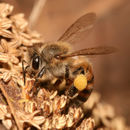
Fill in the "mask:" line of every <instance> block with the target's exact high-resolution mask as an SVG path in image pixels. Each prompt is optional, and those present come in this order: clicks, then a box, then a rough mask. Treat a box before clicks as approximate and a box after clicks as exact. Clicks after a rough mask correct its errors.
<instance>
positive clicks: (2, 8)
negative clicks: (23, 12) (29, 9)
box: [0, 3, 13, 18]
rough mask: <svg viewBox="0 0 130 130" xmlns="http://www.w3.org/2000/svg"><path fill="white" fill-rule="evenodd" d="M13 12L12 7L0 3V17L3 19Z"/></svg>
mask: <svg viewBox="0 0 130 130" xmlns="http://www.w3.org/2000/svg"><path fill="white" fill-rule="evenodd" d="M12 11H13V6H11V5H9V4H6V3H1V4H0V17H2V18H4V17H6V16H8V15H10V14H11V13H12Z"/></svg>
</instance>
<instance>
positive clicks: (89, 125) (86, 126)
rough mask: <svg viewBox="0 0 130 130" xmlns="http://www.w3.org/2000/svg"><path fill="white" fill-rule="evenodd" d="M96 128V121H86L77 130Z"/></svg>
mask: <svg viewBox="0 0 130 130" xmlns="http://www.w3.org/2000/svg"><path fill="white" fill-rule="evenodd" d="M94 127H95V122H94V119H92V118H88V119H84V120H83V121H82V123H81V124H80V126H79V127H78V128H77V129H76V130H93V129H94Z"/></svg>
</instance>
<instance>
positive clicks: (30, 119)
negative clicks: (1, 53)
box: [17, 111, 45, 129]
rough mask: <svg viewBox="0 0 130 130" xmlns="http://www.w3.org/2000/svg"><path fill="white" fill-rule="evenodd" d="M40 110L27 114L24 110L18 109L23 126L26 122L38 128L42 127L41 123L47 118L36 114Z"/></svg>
mask: <svg viewBox="0 0 130 130" xmlns="http://www.w3.org/2000/svg"><path fill="white" fill-rule="evenodd" d="M39 112H40V111H35V112H33V113H32V114H26V113H24V112H20V111H18V112H17V116H18V118H19V121H20V122H21V124H23V126H24V124H25V123H28V124H31V125H32V126H34V127H36V128H37V129H40V126H39V125H41V124H42V123H43V122H44V121H45V118H44V117H43V116H35V115H36V114H38V113H39Z"/></svg>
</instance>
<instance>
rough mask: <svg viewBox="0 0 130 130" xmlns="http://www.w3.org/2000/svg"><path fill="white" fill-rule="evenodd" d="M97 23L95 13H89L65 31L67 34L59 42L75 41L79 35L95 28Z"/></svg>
mask: <svg viewBox="0 0 130 130" xmlns="http://www.w3.org/2000/svg"><path fill="white" fill-rule="evenodd" d="M95 21H96V14H95V13H88V14H85V15H83V16H82V17H80V18H79V19H78V20H77V21H76V22H74V23H73V24H72V25H71V26H70V27H69V28H68V29H67V30H66V31H65V33H64V34H63V35H62V36H61V37H60V38H59V39H58V41H66V42H69V41H73V39H74V38H75V37H76V36H77V34H79V33H81V32H84V31H87V30H90V29H91V28H92V27H93V25H94V22H95Z"/></svg>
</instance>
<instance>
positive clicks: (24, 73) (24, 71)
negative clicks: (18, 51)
mask: <svg viewBox="0 0 130 130" xmlns="http://www.w3.org/2000/svg"><path fill="white" fill-rule="evenodd" d="M24 63H26V61H25V60H22V72H23V79H24V85H25V83H26V69H27V68H28V67H29V65H28V66H26V67H25V68H24Z"/></svg>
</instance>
